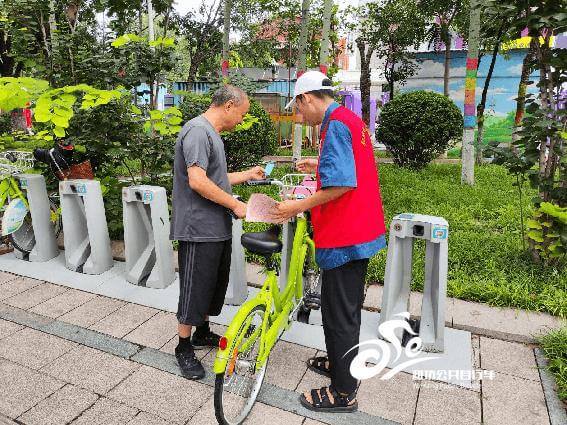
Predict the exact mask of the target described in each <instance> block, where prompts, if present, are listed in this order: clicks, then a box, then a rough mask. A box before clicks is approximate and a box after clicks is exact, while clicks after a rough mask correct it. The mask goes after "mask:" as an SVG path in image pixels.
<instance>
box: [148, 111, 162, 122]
mask: <svg viewBox="0 0 567 425" xmlns="http://www.w3.org/2000/svg"><path fill="white" fill-rule="evenodd" d="M162 117H163V113H162V112H161V111H158V110H157V109H153V110H151V111H150V118H151V119H152V120H154V121H155V120H159V119H161V118H162Z"/></svg>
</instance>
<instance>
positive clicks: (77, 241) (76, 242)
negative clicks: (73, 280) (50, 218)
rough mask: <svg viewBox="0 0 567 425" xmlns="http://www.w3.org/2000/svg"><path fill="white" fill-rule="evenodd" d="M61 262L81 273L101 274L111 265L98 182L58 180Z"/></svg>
mask: <svg viewBox="0 0 567 425" xmlns="http://www.w3.org/2000/svg"><path fill="white" fill-rule="evenodd" d="M59 193H60V196H61V214H62V218H63V229H64V230H63V236H64V243H65V265H66V267H67V268H68V269H69V270H72V271H76V272H80V273H85V274H101V273H104V272H105V271H107V270H109V269H111V268H112V266H113V259H112V250H111V247H110V237H109V236H108V226H107V224H106V214H105V211H104V203H103V200H102V191H101V187H100V183H99V182H98V181H96V180H64V181H61V182H59Z"/></svg>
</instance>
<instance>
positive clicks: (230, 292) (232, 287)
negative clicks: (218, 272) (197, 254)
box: [224, 218, 248, 305]
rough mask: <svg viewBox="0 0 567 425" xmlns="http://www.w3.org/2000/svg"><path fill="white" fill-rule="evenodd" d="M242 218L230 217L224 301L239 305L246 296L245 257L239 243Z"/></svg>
mask: <svg viewBox="0 0 567 425" xmlns="http://www.w3.org/2000/svg"><path fill="white" fill-rule="evenodd" d="M242 233H243V232H242V220H238V219H235V218H233V219H232V252H231V254H230V275H229V279H228V288H227V290H226V296H225V298H224V303H225V304H228V305H241V304H242V303H243V302H244V301H246V298H247V297H248V285H247V281H246V258H245V256H244V248H243V247H242V245H241V243H240V238H241V237H242Z"/></svg>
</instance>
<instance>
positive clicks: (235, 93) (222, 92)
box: [212, 84, 248, 107]
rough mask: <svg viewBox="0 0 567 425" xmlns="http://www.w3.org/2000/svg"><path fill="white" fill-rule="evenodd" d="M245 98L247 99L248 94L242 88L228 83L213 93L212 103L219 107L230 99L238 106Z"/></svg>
mask: <svg viewBox="0 0 567 425" xmlns="http://www.w3.org/2000/svg"><path fill="white" fill-rule="evenodd" d="M246 99H248V96H247V95H246V93H245V92H244V90H242V89H240V88H238V87H236V86H232V85H230V84H224V85H222V86H221V87H219V88H218V89H217V90H215V92H214V93H213V102H212V104H213V106H217V107H219V106H223V105H224V104H225V103H227V102H229V101H232V102H233V103H234V105H235V106H240V105H242V102H244V100H246Z"/></svg>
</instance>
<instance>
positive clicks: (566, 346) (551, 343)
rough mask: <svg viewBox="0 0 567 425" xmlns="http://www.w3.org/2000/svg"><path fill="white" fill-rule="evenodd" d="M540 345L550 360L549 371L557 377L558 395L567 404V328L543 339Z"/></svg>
mask: <svg viewBox="0 0 567 425" xmlns="http://www.w3.org/2000/svg"><path fill="white" fill-rule="evenodd" d="M539 343H540V344H541V349H542V350H543V353H544V354H545V357H547V359H548V365H547V369H548V370H549V371H550V372H551V373H552V374H553V376H555V383H556V384H557V395H558V396H559V398H560V399H561V400H563V401H566V402H567V327H565V328H562V329H558V330H555V331H553V332H551V333H549V334H547V335H545V336H543V337H541V338H540V339H539Z"/></svg>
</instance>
